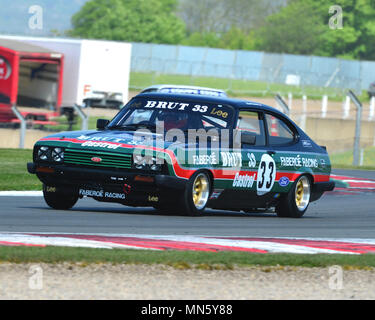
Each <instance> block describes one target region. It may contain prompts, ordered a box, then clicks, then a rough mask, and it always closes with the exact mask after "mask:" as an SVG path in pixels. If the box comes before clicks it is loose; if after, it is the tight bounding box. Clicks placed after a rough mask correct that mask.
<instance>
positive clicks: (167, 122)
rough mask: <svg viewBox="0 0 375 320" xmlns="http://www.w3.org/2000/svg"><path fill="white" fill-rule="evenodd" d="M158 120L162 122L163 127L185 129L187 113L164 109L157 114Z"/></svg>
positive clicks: (166, 128)
mask: <svg viewBox="0 0 375 320" xmlns="http://www.w3.org/2000/svg"><path fill="white" fill-rule="evenodd" d="M158 120H159V121H163V122H164V129H165V130H171V129H186V128H187V124H188V114H187V113H185V112H173V111H164V112H162V113H160V114H159V115H158Z"/></svg>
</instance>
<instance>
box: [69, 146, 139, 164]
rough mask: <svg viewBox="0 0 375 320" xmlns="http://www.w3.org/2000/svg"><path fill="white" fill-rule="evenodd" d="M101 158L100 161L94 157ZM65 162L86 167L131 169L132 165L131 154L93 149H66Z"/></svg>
mask: <svg viewBox="0 0 375 320" xmlns="http://www.w3.org/2000/svg"><path fill="white" fill-rule="evenodd" d="M93 158H94V159H95V158H100V159H101V161H100V162H95V161H93V160H92V159H93ZM64 163H65V164H70V165H77V166H84V167H108V168H121V169H130V168H131V166H132V155H131V154H119V153H112V152H101V151H92V150H77V149H65V153H64Z"/></svg>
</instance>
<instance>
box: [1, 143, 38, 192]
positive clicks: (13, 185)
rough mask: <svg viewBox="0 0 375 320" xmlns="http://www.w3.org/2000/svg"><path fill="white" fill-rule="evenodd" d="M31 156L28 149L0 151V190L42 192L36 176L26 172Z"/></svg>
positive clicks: (30, 151) (31, 152)
mask: <svg viewBox="0 0 375 320" xmlns="http://www.w3.org/2000/svg"><path fill="white" fill-rule="evenodd" d="M32 154H33V151H32V150H29V149H0V164H1V165H0V190H17V191H25V190H42V184H41V182H40V181H39V180H38V178H37V177H36V175H35V174H29V173H28V172H27V168H26V164H27V162H31V161H32V159H33V156H32Z"/></svg>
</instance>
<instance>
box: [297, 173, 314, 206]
mask: <svg viewBox="0 0 375 320" xmlns="http://www.w3.org/2000/svg"><path fill="white" fill-rule="evenodd" d="M295 201H296V206H297V208H298V210H300V211H303V210H305V209H306V208H307V206H308V204H309V201H310V181H309V179H308V178H307V177H305V176H302V177H301V178H299V180H298V181H297V185H296V191H295Z"/></svg>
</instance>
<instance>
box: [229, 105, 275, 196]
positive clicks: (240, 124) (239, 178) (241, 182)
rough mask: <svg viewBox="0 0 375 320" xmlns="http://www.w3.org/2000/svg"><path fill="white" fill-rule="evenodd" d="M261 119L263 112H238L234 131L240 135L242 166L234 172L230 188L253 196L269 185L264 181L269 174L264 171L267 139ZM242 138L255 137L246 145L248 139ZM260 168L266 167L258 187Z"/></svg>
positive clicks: (244, 110) (246, 110) (247, 110)
mask: <svg viewBox="0 0 375 320" xmlns="http://www.w3.org/2000/svg"><path fill="white" fill-rule="evenodd" d="M263 118H264V115H263V112H259V111H253V110H249V109H242V110H239V114H238V120H237V125H236V130H237V133H240V134H241V140H242V142H241V158H242V164H241V170H240V171H238V172H236V174H235V177H234V179H233V184H232V187H233V188H234V189H239V190H244V191H248V192H250V193H253V194H255V193H256V192H257V191H258V189H259V188H260V189H261V190H263V189H264V187H265V186H266V185H268V184H269V182H268V181H266V174H268V175H269V174H270V173H269V172H268V171H267V170H266V169H267V165H268V163H267V162H266V160H267V157H265V156H264V154H265V148H266V143H267V139H266V132H265V122H264V120H263ZM244 136H255V141H251V143H246V141H247V140H248V139H243V137H244ZM262 161H263V162H262ZM260 166H262V168H263V166H266V167H265V168H264V172H263V173H262V172H261V173H262V175H261V176H262V177H263V181H262V182H261V184H260V185H259V186H258V181H257V180H258V179H257V177H259V170H260ZM262 170H263V169H262ZM271 174H272V173H271Z"/></svg>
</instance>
